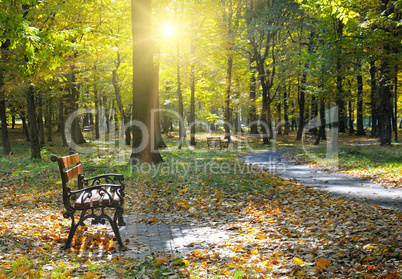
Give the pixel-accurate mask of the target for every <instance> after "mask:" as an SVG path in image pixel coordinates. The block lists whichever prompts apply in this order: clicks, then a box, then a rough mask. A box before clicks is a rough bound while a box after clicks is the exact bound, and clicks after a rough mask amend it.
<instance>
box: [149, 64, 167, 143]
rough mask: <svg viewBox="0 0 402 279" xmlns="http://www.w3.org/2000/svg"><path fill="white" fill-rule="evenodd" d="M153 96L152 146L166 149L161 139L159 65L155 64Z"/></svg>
mask: <svg viewBox="0 0 402 279" xmlns="http://www.w3.org/2000/svg"><path fill="white" fill-rule="evenodd" d="M154 94H155V97H154V104H153V106H152V108H153V109H155V113H154V122H153V125H154V135H155V142H154V146H156V147H157V148H165V147H167V145H166V144H165V142H164V141H163V138H162V134H161V124H160V113H159V64H156V65H155V66H154Z"/></svg>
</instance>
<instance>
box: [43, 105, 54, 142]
mask: <svg viewBox="0 0 402 279" xmlns="http://www.w3.org/2000/svg"><path fill="white" fill-rule="evenodd" d="M45 108H46V110H45V127H46V131H47V141H52V114H53V107H52V99H51V98H49V99H48V100H47V102H46V107H45Z"/></svg>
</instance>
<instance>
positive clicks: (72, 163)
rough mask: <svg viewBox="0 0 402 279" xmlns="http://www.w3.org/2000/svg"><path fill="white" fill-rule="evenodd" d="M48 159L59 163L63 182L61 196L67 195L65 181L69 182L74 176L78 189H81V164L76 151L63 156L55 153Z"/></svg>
mask: <svg viewBox="0 0 402 279" xmlns="http://www.w3.org/2000/svg"><path fill="white" fill-rule="evenodd" d="M50 159H51V160H52V161H53V162H57V164H58V165H59V170H60V176H61V182H62V184H63V196H64V197H66V196H67V183H69V182H70V181H71V180H73V179H74V178H76V177H78V179H77V187H78V189H82V181H81V179H80V177H79V176H81V175H82V173H83V171H82V166H81V161H80V157H79V156H78V153H75V154H71V155H68V156H64V157H60V158H59V157H57V156H56V155H52V156H51V157H50Z"/></svg>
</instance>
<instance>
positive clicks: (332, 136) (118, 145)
mask: <svg viewBox="0 0 402 279" xmlns="http://www.w3.org/2000/svg"><path fill="white" fill-rule="evenodd" d="M86 113H88V110H84V109H81V110H77V111H75V112H74V113H72V114H71V115H70V116H69V117H68V119H67V121H66V123H65V130H64V133H65V138H66V141H67V144H68V145H69V146H70V148H71V149H73V150H74V151H76V152H78V153H88V154H94V153H97V154H102V153H110V152H114V153H115V154H116V156H117V160H118V161H119V162H121V163H124V162H127V154H130V153H131V152H134V153H139V152H141V151H143V150H144V149H145V148H146V147H147V144H148V142H149V139H150V138H155V131H156V130H155V127H154V126H153V125H151V127H149V128H148V127H147V126H146V125H145V124H144V123H142V122H140V121H137V120H130V121H129V122H127V123H123V122H117V123H116V122H115V121H107V119H106V115H115V111H114V110H113V109H111V110H109V111H107V113H106V110H105V108H103V107H100V108H99V109H98V110H95V109H93V110H91V111H90V113H92V114H93V115H95V114H97V115H98V117H99V119H100V121H99V139H98V144H97V147H91V146H88V145H84V146H83V145H79V144H76V143H75V142H74V140H73V137H72V135H73V123H74V121H77V120H79V119H81V118H82V117H83V116H84V115H85V114H86ZM161 113H163V114H165V115H166V114H169V116H170V119H176V122H177V123H179V125H183V126H185V127H186V128H187V129H188V130H190V129H191V127H193V126H199V127H203V129H205V130H207V131H209V132H211V130H210V123H208V122H206V121H200V120H197V121H195V122H194V123H190V124H188V125H184V124H185V120H184V119H183V118H182V117H181V116H180V115H179V113H177V112H176V111H173V110H169V109H158V110H157V109H153V110H152V111H151V123H153V124H154V123H156V121H155V119H156V117H159V115H160V114H161ZM338 118H339V116H338V107H334V108H331V109H329V110H327V111H326V112H325V120H326V122H325V131H326V136H327V141H326V142H327V149H326V159H325V160H326V164H327V165H328V164H329V165H330V166H331V167H337V166H338V126H337V125H336V123H337V121H338ZM220 124H221V125H222V124H223V125H227V127H229V129H230V130H231V131H233V130H234V127H233V125H232V123H228V122H225V121H221V122H220ZM251 125H258V126H259V127H261V125H266V126H265V129H263V130H265V131H270V130H271V129H269V127H268V125H267V124H266V123H263V122H260V121H254V122H252V123H249V127H251ZM284 125H285V123H284V122H279V123H276V124H275V123H273V127H274V132H273V134H272V135H267V136H268V137H270V138H271V140H270V141H271V148H270V150H271V151H273V152H275V151H277V148H278V143H277V140H276V132H277V131H278V129H279V128H280V127H282V126H284ZM320 126H321V121H320V119H319V117H315V118H314V119H312V120H310V121H309V122H308V123H307V124H306V125H305V126H304V129H303V133H302V141H301V143H302V149H303V151H304V153H305V154H306V155H307V156H309V157H310V158H311V159H312V160H314V161H320V160H321V159H320V157H318V156H316V155H314V154H313V153H312V152H311V151H310V148H311V146H310V145H307V143H306V141H305V138H306V134H307V133H308V132H309V131H310V130H312V129H317V128H320ZM133 127H136V130H140V131H141V134H142V140H141V143H140V145H139V146H137V147H136V148H135V150H133V148H132V147H131V146H127V145H126V141H125V137H124V136H125V133H126V131H128V130H129V131H131V130H132V129H133ZM157 129H160V127H157ZM189 138H190V137H188V136H186V137H185V138H184V140H183V142H182V146H183V148H188V149H191V145H190V139H189ZM110 142H112V144H110ZM150 142H151V152H153V151H156V150H157V148H156V146H155V145H154V144H155V141H153V140H152V141H150ZM102 145H103V146H102ZM236 147H237V148H236ZM229 150H231V151H237V152H239V153H243V152H253V151H255V150H254V149H253V147H252V144H251V142H250V141H249V140H248V139H247V137H241V138H239V140H238V141H237V145H236V146H235V145H230V147H229ZM129 163H130V169H131V171H133V172H138V173H148V174H150V175H151V176H156V175H157V174H158V173H163V172H164V173H170V174H182V175H188V174H189V172H190V170H191V171H196V172H202V173H220V174H228V173H230V172H254V171H256V170H255V167H254V166H251V165H250V166H249V165H247V164H246V165H244V164H243V163H240V162H239V164H238V165H235V166H234V168H235V169H232V170H231V169H230V168H233V166H229V165H228V164H227V163H201V162H199V161H197V160H194V161H193V162H192V163H191V164H190V165H183V164H182V162H179V161H170V162H165V163H163V164H157V165H153V164H139V163H140V162H138V160H136V159H131V160H130V162H129ZM259 165H260V168H262V169H264V170H265V171H268V172H272V173H274V172H276V173H278V172H281V171H282V170H283V169H284V168H285V165H284V164H283V163H281V162H278V161H270V162H263V163H261V164H259Z"/></svg>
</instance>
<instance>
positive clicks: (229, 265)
mask: <svg viewBox="0 0 402 279" xmlns="http://www.w3.org/2000/svg"><path fill="white" fill-rule="evenodd" d="M226 267H227V268H237V266H236V265H234V264H227V265H226Z"/></svg>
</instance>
